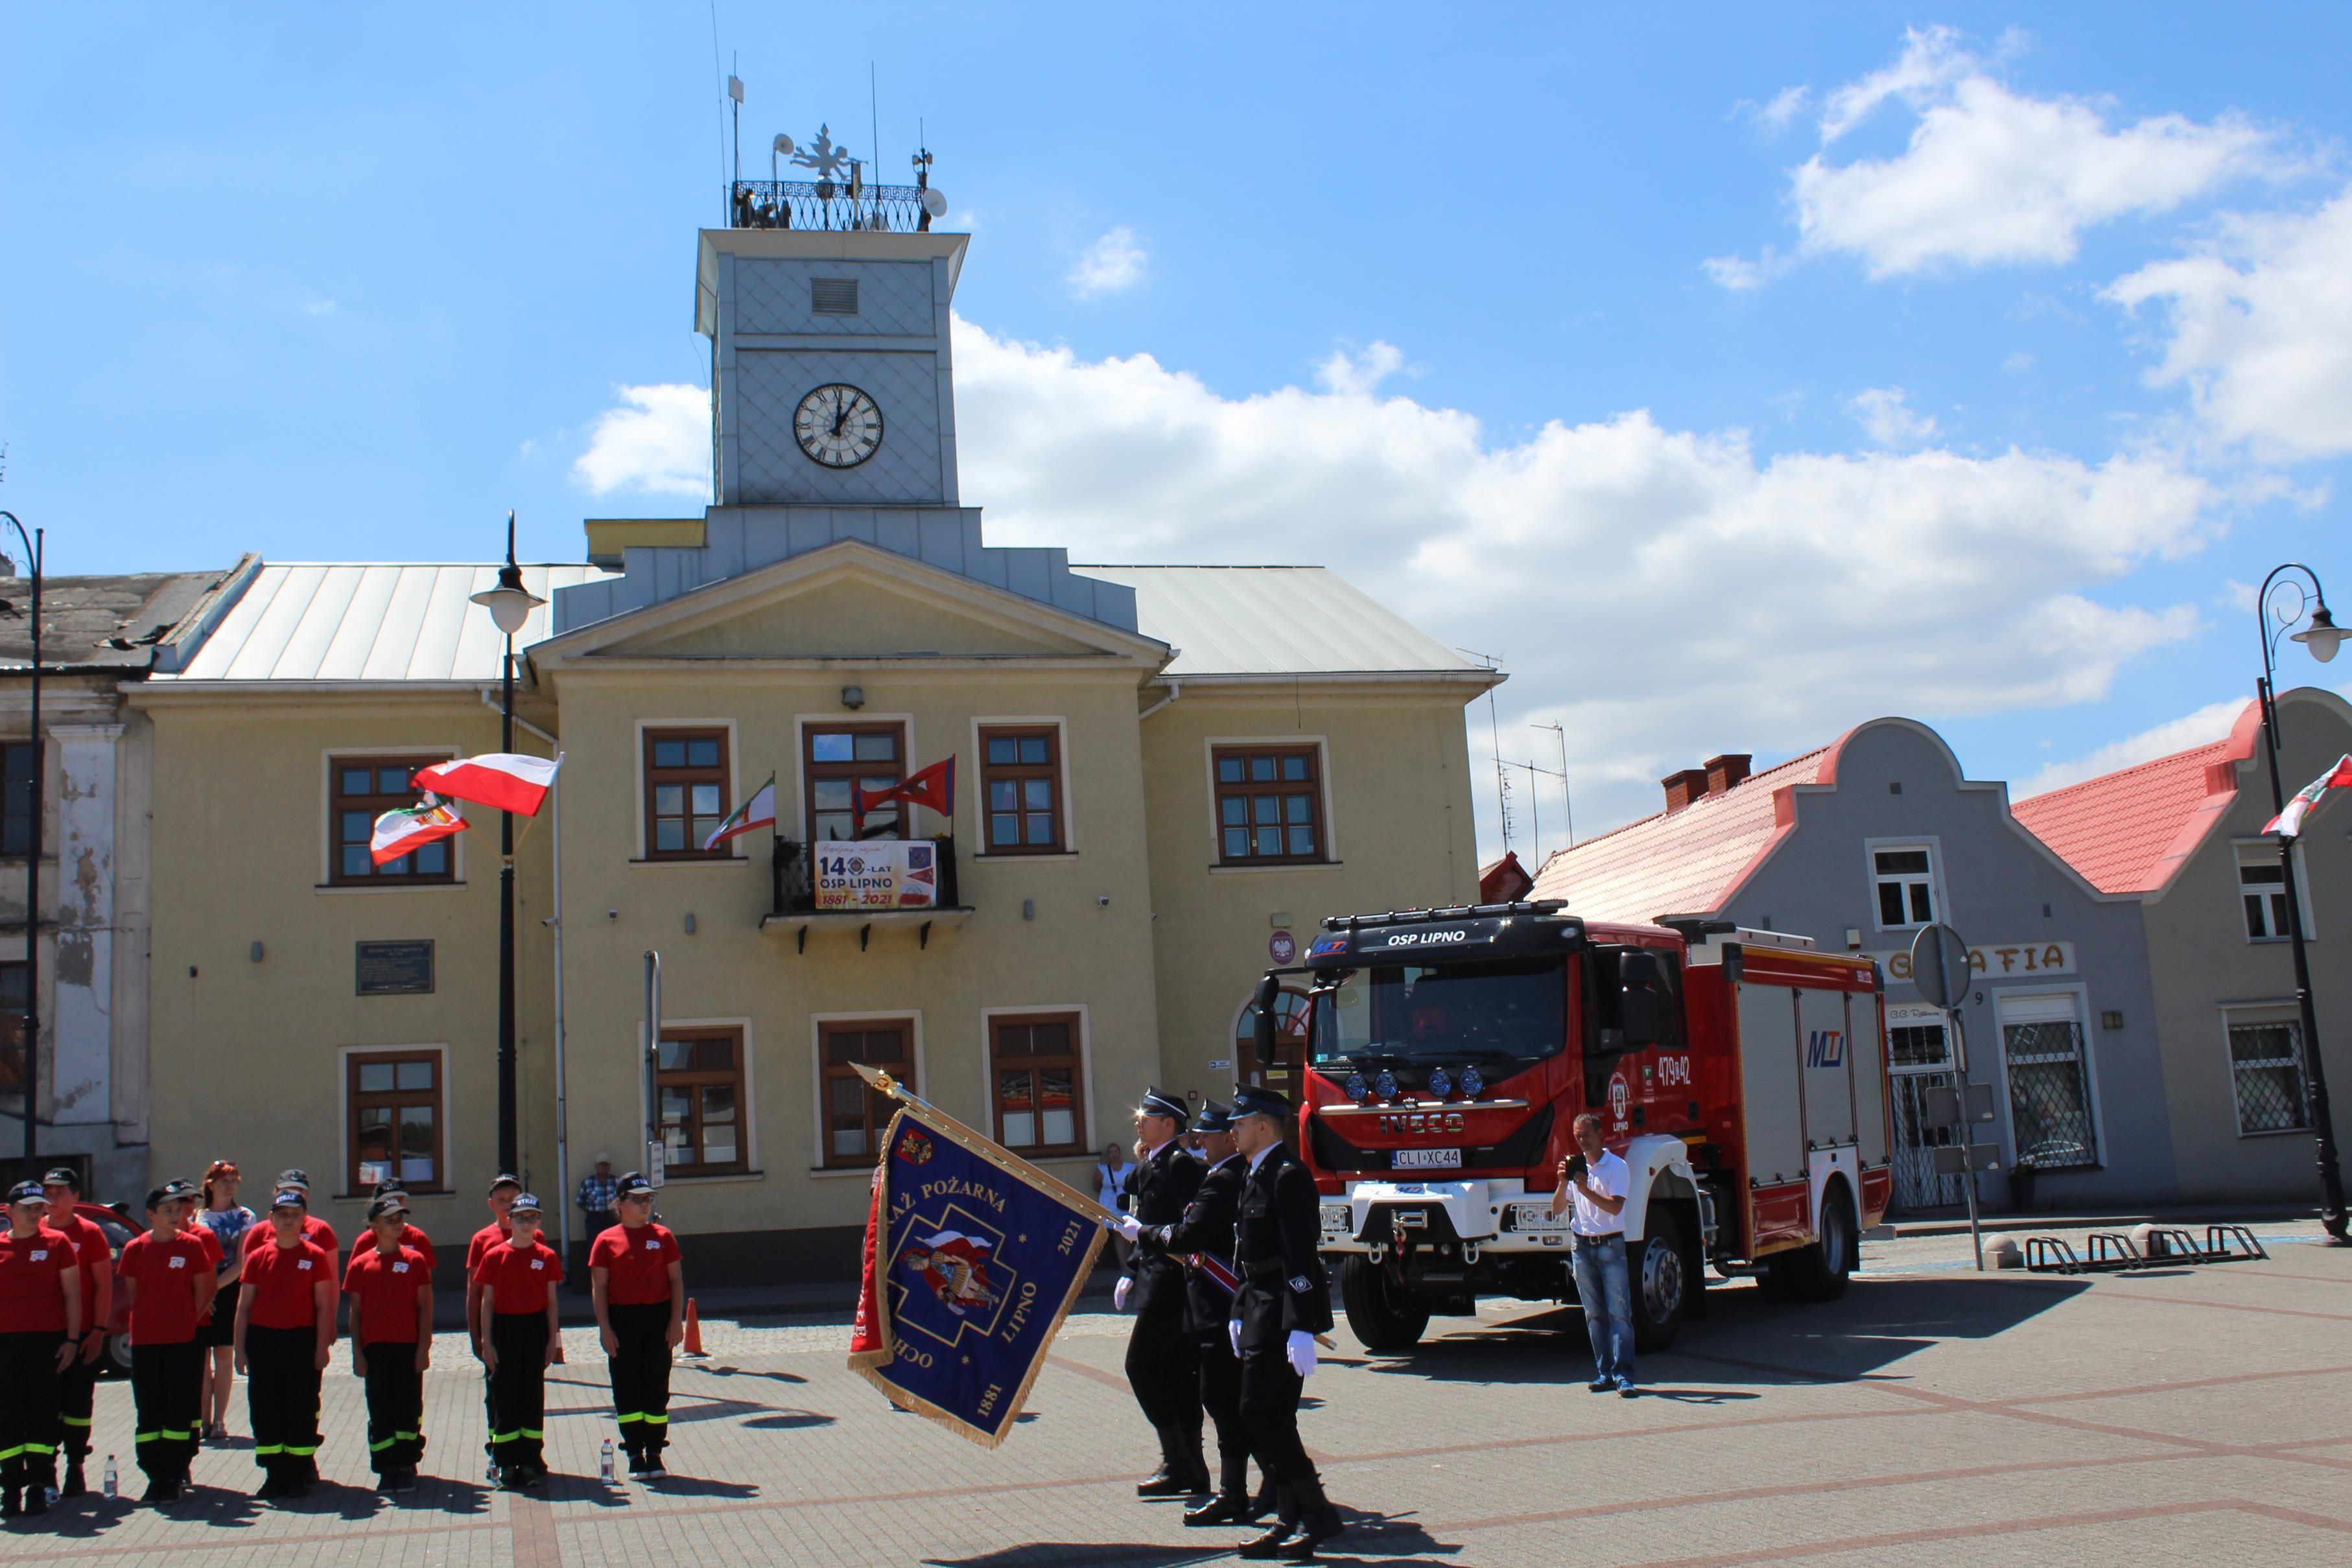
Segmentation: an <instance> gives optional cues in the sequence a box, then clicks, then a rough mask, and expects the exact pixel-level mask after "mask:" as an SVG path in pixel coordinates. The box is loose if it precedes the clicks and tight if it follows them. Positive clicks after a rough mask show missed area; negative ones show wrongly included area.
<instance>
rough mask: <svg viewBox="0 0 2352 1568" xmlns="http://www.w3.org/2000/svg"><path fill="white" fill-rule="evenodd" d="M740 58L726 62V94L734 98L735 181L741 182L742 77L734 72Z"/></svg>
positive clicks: (731, 58) (738, 56)
mask: <svg viewBox="0 0 2352 1568" xmlns="http://www.w3.org/2000/svg"><path fill="white" fill-rule="evenodd" d="M741 58H742V57H741V56H740V55H737V56H733V57H730V58H729V60H728V62H727V66H728V69H727V96H728V97H729V98H730V99H734V100H735V183H737V184H739V185H740V184H741V183H743V78H741V77H739V76H737V75H736V74H735V68H736V66H737V64H738V62H740V59H741Z"/></svg>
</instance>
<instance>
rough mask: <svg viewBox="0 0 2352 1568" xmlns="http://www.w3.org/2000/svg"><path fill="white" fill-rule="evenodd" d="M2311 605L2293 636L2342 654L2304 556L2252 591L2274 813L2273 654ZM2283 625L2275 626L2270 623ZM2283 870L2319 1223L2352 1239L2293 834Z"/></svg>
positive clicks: (2335, 1236)
mask: <svg viewBox="0 0 2352 1568" xmlns="http://www.w3.org/2000/svg"><path fill="white" fill-rule="evenodd" d="M2289 572H2300V573H2302V574H2303V576H2304V577H2305V578H2306V579H2308V580H2309V581H2310V583H2311V592H2310V594H2309V596H2308V597H2307V598H2306V597H2305V594H2304V591H2303V584H2302V583H2301V582H2298V581H2296V580H2294V579H2293V578H2292V577H2290V578H2288V579H2287V580H2285V581H2284V582H2281V581H2280V580H2279V579H2280V577H2281V575H2282V574H2283V573H2289ZM2274 584H2275V585H2276V586H2277V587H2278V588H2279V589H2282V590H2284V589H2287V588H2292V589H2294V593H2295V598H2294V605H2293V607H2292V608H2289V607H2288V605H2287V604H2286V602H2285V595H2284V593H2281V594H2280V596H2279V599H2278V601H2276V602H2273V599H2272V588H2273V585H2274ZM2306 603H2308V604H2309V605H2310V606H2311V622H2310V624H2308V625H2306V626H2305V628H2304V629H2303V630H2302V631H2300V632H2295V633H2294V641H2295V642H2298V643H2302V644H2303V645H2304V646H2305V648H2307V649H2309V650H2310V651H2311V656H2312V657H2313V658H2315V659H2316V660H2318V661H2319V662H2320V663H2321V664H2326V663H2327V661H2329V660H2330V659H2333V658H2334V657H2336V646H2337V644H2339V643H2342V642H2343V641H2344V630H2343V628H2341V627H2339V626H2337V625H2336V618H2335V617H2334V616H2332V615H2330V614H2328V613H2327V595H2326V593H2325V592H2324V591H2321V589H2320V586H2319V574H2318V573H2317V572H2315V571H2313V570H2311V568H2309V567H2307V566H2305V565H2304V564H2303V563H2302V562H2301V561H2289V562H2288V563H2287V564H2286V565H2284V566H2282V567H2278V568H2276V569H2274V570H2273V571H2272V572H2271V574H2270V575H2269V576H2268V577H2266V578H2264V579H2263V587H2262V591H2261V592H2259V593H2257V594H2256V595H2254V619H2255V621H2256V622H2257V623H2258V625H2259V626H2260V629H2261V631H2262V637H2263V678H2262V680H2261V681H2260V682H2259V683H2258V684H2257V685H2255V687H2254V693H2255V695H2257V696H2258V697H2260V698H2261V699H2262V705H2263V749H2264V750H2265V751H2266V752H2267V753H2268V754H2269V756H2270V764H2271V810H2272V811H2273V813H2278V812H2284V810H2286V787H2285V785H2284V783H2283V782H2282V781H2281V779H2280V778H2279V757H2278V670H2277V664H2276V662H2275V655H2276V653H2277V651H2278V642H2279V633H2280V632H2284V631H2285V630H2286V629H2287V628H2288V627H2290V626H2292V625H2294V623H2295V622H2296V621H2298V620H2299V619H2301V618H2302V615H2303V609H2304V606H2305V604H2306ZM2273 621H2275V622H2277V623H2278V624H2277V626H2276V628H2275V629H2273V626H2272V624H2271V623H2272V622H2273ZM2279 876H2280V881H2281V884H2282V890H2283V891H2284V893H2285V894H2286V929H2287V936H2288V937H2289V939H2290V940H2291V941H2292V943H2293V945H2294V1002H2295V1007H2296V1009H2298V1010H2299V1011H2300V1013H2301V1015H2302V1025H2303V1059H2304V1082H2305V1084H2306V1085H2308V1088H2307V1090H2306V1093H2307V1094H2308V1096H2309V1105H2310V1111H2311V1124H2312V1131H2313V1133H2314V1134H2315V1136H2316V1139H2317V1143H2318V1145H2319V1222H2320V1224H2321V1225H2323V1226H2325V1227H2326V1230H2327V1245H2329V1246H2331V1247H2347V1246H2352V1235H2347V1233H2346V1219H2345V1213H2344V1177H2343V1174H2342V1173H2341V1172H2340V1171H2339V1170H2338V1169H2337V1168H2336V1124H2335V1118H2334V1117H2333V1115H2332V1114H2331V1113H2329V1111H2328V1108H2327V1068H2326V1063H2325V1062H2324V1061H2322V1060H2321V1059H2320V1054H2319V1020H2318V1018H2317V1017H2316V1015H2315V1013H2314V1012H2313V1010H2312V1005H2311V961H2310V959H2309V957H2308V956H2306V955H2305V952H2304V946H2303V894H2302V892H2301V890H2299V889H2298V888H2297V887H2296V885H2295V879H2294V840H2293V839H2289V838H2284V837H2283V838H2281V839H2280V840H2279Z"/></svg>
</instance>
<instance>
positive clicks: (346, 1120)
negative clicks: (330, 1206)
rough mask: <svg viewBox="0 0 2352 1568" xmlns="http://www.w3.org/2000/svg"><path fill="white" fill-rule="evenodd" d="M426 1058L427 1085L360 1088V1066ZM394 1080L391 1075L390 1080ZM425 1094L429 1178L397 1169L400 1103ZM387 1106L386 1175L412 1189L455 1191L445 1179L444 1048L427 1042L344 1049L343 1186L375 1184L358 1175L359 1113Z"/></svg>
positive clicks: (355, 1189)
mask: <svg viewBox="0 0 2352 1568" xmlns="http://www.w3.org/2000/svg"><path fill="white" fill-rule="evenodd" d="M420 1061H421V1062H425V1063H429V1064H430V1065H431V1067H432V1070H433V1082H432V1085H431V1087H429V1088H427V1089H387V1090H363V1089H362V1088H361V1087H360V1070H361V1069H362V1068H365V1067H373V1066H382V1065H387V1064H389V1065H391V1066H393V1067H394V1068H395V1070H396V1069H397V1068H398V1067H399V1066H401V1065H403V1064H406V1063H412V1062H420ZM395 1081H396V1080H395ZM420 1095H422V1096H424V1098H425V1102H426V1103H430V1104H431V1106H432V1109H433V1180H432V1181H431V1182H429V1183H428V1182H411V1181H409V1180H408V1179H407V1178H406V1177H405V1176H402V1175H401V1174H400V1123H399V1120H398V1116H399V1112H400V1107H401V1106H402V1105H404V1104H408V1105H414V1104H416V1103H418V1096H420ZM381 1107H389V1108H390V1109H391V1110H392V1112H393V1113H394V1122H393V1133H392V1136H393V1169H392V1175H391V1176H390V1178H389V1179H392V1180H396V1181H398V1182H399V1183H400V1185H401V1186H402V1187H403V1188H404V1189H405V1190H406V1191H408V1192H410V1193H412V1194H420V1193H445V1192H451V1191H454V1190H455V1188H453V1187H452V1186H450V1183H449V1053H448V1052H447V1051H443V1050H441V1049H439V1048H437V1047H431V1046H387V1047H384V1048H383V1049H380V1050H368V1051H348V1052H346V1053H345V1054H344V1057H343V1190H344V1191H345V1192H349V1193H355V1194H356V1193H364V1192H368V1191H370V1190H372V1189H373V1187H374V1186H375V1185H376V1184H375V1183H373V1182H363V1181H362V1180H361V1179H360V1162H361V1154H360V1113H361V1112H362V1111H367V1110H374V1109H378V1108H381Z"/></svg>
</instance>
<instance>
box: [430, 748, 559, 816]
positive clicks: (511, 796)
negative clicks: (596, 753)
mask: <svg viewBox="0 0 2352 1568" xmlns="http://www.w3.org/2000/svg"><path fill="white" fill-rule="evenodd" d="M562 766H563V757H562V753H560V752H559V753H558V754H557V755H555V756H553V757H525V756H522V755H521V754H520V753H519V752H512V751H486V752H484V753H483V754H482V755H481V756H479V757H460V758H457V760H456V761H454V762H444V763H440V764H438V765H437V766H435V767H432V768H418V769H417V770H416V787H417V788H418V789H429V790H431V791H432V792H433V793H434V794H436V795H446V796H448V797H449V798H450V799H452V800H471V801H473V802H474V803H475V804H476V805H478V806H488V807H489V808H490V809H491V810H496V811H512V812H513V813H514V814H515V815H516V816H518V817H536V816H538V815H539V808H540V807H541V805H542V804H543V803H545V801H546V800H547V792H548V790H549V789H551V788H553V787H554V784H555V770H556V769H557V768H561V767H562Z"/></svg>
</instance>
